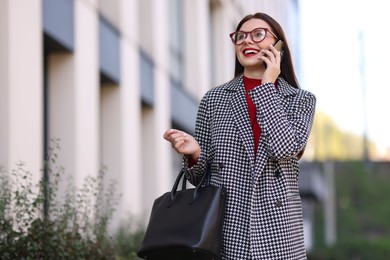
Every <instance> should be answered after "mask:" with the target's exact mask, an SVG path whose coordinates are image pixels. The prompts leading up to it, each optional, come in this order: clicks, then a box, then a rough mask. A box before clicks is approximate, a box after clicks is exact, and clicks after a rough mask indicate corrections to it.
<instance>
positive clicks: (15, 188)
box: [0, 140, 143, 260]
mask: <svg viewBox="0 0 390 260" xmlns="http://www.w3.org/2000/svg"><path fill="white" fill-rule="evenodd" d="M58 143H59V141H58V140H52V143H51V147H50V148H49V154H48V157H47V161H46V162H45V166H44V170H43V172H44V173H45V174H46V176H49V178H48V180H44V178H42V180H41V181H40V183H39V184H38V185H37V186H36V187H35V186H34V185H33V181H32V174H31V173H30V172H28V171H26V170H25V169H24V165H23V163H17V166H16V169H14V170H12V172H11V173H10V174H8V173H6V172H4V171H1V174H0V258H1V259H4V260H5V259H136V255H135V251H136V249H137V247H138V245H139V241H140V238H141V237H142V234H143V232H142V230H141V229H135V228H132V229H128V228H127V227H128V225H127V226H121V228H120V229H119V231H118V233H117V234H115V235H113V236H109V235H108V232H107V227H108V224H109V221H110V219H111V217H112V214H113V212H114V210H115V207H116V206H117V203H118V202H119V198H120V196H119V195H118V194H117V192H116V186H117V183H116V182H115V181H110V182H109V185H108V186H107V187H105V186H104V183H105V182H104V176H105V172H106V171H105V169H102V170H101V171H100V172H99V174H98V176H97V177H87V178H86V179H85V180H84V182H83V185H82V186H81V188H79V189H76V188H75V187H74V186H73V185H68V186H67V187H66V188H63V187H62V184H63V183H64V182H63V180H62V179H61V178H62V177H63V176H64V169H63V168H62V167H57V166H56V159H57V155H56V154H55V151H56V150H57V149H59V145H58ZM60 183H61V185H60ZM61 189H65V192H60V190H61ZM60 194H63V195H62V196H60ZM131 232H134V233H131Z"/></svg>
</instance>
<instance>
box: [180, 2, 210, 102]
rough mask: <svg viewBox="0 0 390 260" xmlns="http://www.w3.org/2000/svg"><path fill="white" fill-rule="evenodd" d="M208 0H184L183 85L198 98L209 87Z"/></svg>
mask: <svg viewBox="0 0 390 260" xmlns="http://www.w3.org/2000/svg"><path fill="white" fill-rule="evenodd" d="M209 5H210V3H209V1H208V0H197V1H192V0H186V1H185V5H184V6H185V15H184V16H183V17H184V26H185V27H184V31H185V37H186V39H185V41H184V43H185V48H184V50H185V54H184V55H185V58H184V60H187V61H191V62H187V63H186V66H185V69H186V72H185V75H186V78H185V82H184V83H185V84H184V85H185V86H186V88H187V89H188V90H189V91H190V92H191V93H192V94H193V95H194V96H196V97H197V98H198V99H199V100H200V99H201V98H202V97H203V95H204V94H205V93H206V91H207V90H208V89H209V88H210V85H211V79H210V74H211V72H212V71H213V68H212V67H211V62H210V60H211V59H210V55H211V53H210V48H209V45H210V30H211V29H210V11H209V9H210V8H209Z"/></svg>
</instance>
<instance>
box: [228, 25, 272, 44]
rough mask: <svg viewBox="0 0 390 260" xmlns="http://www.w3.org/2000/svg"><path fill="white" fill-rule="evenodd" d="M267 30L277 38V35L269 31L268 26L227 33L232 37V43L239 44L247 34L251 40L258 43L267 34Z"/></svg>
mask: <svg viewBox="0 0 390 260" xmlns="http://www.w3.org/2000/svg"><path fill="white" fill-rule="evenodd" d="M267 32H269V33H270V34H271V35H272V36H274V37H275V38H276V39H278V37H277V36H276V35H275V34H274V33H273V32H271V31H270V30H269V29H268V28H255V29H253V30H252V31H250V32H244V31H237V32H232V33H231V34H229V36H230V39H232V42H233V44H235V45H241V44H243V43H244V41H245V39H246V37H248V34H249V35H250V36H251V39H252V41H254V42H256V43H258V42H261V41H262V40H264V39H265V37H266V36H267Z"/></svg>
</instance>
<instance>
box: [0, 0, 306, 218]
mask: <svg viewBox="0 0 390 260" xmlns="http://www.w3.org/2000/svg"><path fill="white" fill-rule="evenodd" d="M297 5H298V2H297V0H288V1H286V0H273V1H270V0H245V1H239V0H196V1H194V0H1V1H0V37H1V38H0V122H1V129H0V165H2V167H3V168H4V169H5V170H6V171H10V170H11V169H12V167H13V166H14V165H15V162H17V161H24V162H25V165H26V168H27V169H28V170H29V171H31V172H33V174H34V179H35V180H36V181H38V180H39V179H40V178H41V177H42V176H41V175H42V171H41V170H40V169H41V168H42V165H43V160H44V155H45V154H46V153H47V151H48V146H49V142H50V139H51V138H59V139H60V147H61V149H60V151H59V154H58V155H59V157H58V163H59V164H61V165H62V166H64V168H65V172H66V173H67V174H70V175H71V176H72V181H73V182H74V184H75V185H76V186H77V185H81V183H82V182H83V180H84V178H85V177H87V176H90V175H92V176H96V175H97V174H98V172H99V169H100V168H101V166H103V165H104V166H106V167H107V177H108V178H110V179H116V180H117V181H118V183H119V187H118V188H119V191H118V192H120V193H121V194H122V197H121V201H120V203H119V205H118V207H117V210H116V212H115V216H114V221H113V223H114V225H119V223H120V221H121V220H122V219H126V218H128V216H129V215H133V216H138V217H141V218H145V219H146V218H147V216H148V214H149V212H150V208H151V205H152V203H153V200H154V199H155V198H156V197H157V196H159V195H161V194H162V193H164V192H166V191H167V190H169V189H170V188H171V186H172V184H173V180H174V178H175V177H176V174H177V173H178V171H179V168H180V166H181V158H180V156H178V155H177V154H175V153H174V152H173V150H172V149H171V147H170V145H169V143H167V142H166V141H165V140H163V138H162V135H163V133H164V131H165V130H167V129H169V128H171V127H176V128H180V129H183V130H186V131H188V132H190V133H192V132H193V131H194V125H195V117H196V113H197V106H198V104H199V101H200V99H201V97H202V96H203V95H204V94H205V92H206V91H207V90H208V89H210V88H211V87H213V86H216V85H219V84H221V83H224V82H226V81H228V80H229V79H231V78H232V77H233V69H234V48H233V45H232V44H231V42H230V39H229V37H228V34H229V33H230V32H232V31H234V29H235V26H236V25H237V23H238V21H239V20H240V19H241V18H242V17H243V16H244V15H246V14H249V13H254V12H257V11H261V12H266V13H269V14H270V15H271V16H273V17H274V18H275V19H276V20H278V21H279V22H280V23H281V25H282V26H283V27H284V28H285V31H286V34H287V36H288V38H289V39H290V45H291V46H292V50H293V54H294V56H295V58H298V57H299V55H298V54H299V53H298V52H299V48H298V36H299V33H298V19H297V17H298V13H297V12H298V11H297V10H298V8H297ZM296 64H297V65H299V63H296ZM297 68H298V69H299V67H297Z"/></svg>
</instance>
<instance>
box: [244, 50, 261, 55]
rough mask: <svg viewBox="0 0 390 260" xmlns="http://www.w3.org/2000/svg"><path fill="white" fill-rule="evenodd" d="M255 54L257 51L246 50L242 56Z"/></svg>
mask: <svg viewBox="0 0 390 260" xmlns="http://www.w3.org/2000/svg"><path fill="white" fill-rule="evenodd" d="M256 53H258V51H255V50H246V51H245V52H244V54H256Z"/></svg>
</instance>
